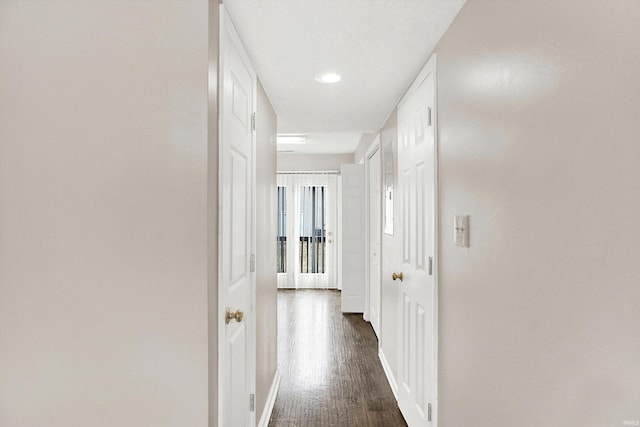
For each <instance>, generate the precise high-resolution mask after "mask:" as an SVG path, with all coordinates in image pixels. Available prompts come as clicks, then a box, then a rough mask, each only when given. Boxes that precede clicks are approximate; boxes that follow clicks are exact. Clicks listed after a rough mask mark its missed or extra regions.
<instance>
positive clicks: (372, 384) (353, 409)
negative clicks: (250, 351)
mask: <svg viewBox="0 0 640 427" xmlns="http://www.w3.org/2000/svg"><path fill="white" fill-rule="evenodd" d="M278 365H279V366H278V368H279V370H280V373H281V375H282V379H281V383H280V390H279V392H278V396H277V399H276V403H275V406H274V409H273V414H272V416H271V420H270V422H269V426H274V427H275V426H278V427H281V426H282V427H285V426H286V427H294V426H296V427H297V426H305V427H306V426H310V427H311V426H318V427H319V426H322V427H325V426H350V427H358V426H381V427H382V426H385V427H390V426H406V423H405V422H404V419H403V418H402V415H401V414H400V411H399V410H398V407H397V405H396V401H395V398H394V396H393V393H392V392H391V388H390V387H389V384H388V382H387V379H386V378H385V374H384V371H383V369H382V365H381V364H380V360H379V359H378V349H377V340H376V337H375V334H374V333H373V330H372V329H371V326H370V325H369V323H367V322H365V321H364V320H363V319H362V315H361V314H346V315H343V314H342V313H341V311H340V292H339V291H333V290H279V291H278Z"/></svg>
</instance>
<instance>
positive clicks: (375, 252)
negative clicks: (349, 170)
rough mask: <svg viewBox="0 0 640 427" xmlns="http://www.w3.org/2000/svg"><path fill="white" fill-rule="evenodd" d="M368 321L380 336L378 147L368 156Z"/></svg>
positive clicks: (380, 199) (380, 184)
mask: <svg viewBox="0 0 640 427" xmlns="http://www.w3.org/2000/svg"><path fill="white" fill-rule="evenodd" d="M368 165H369V321H370V322H371V327H372V328H373V331H374V332H375V333H376V335H377V336H378V337H380V238H381V232H382V231H381V221H380V219H381V211H382V203H381V202H382V198H381V194H382V189H381V187H382V182H381V167H382V165H381V162H380V149H377V150H375V152H374V153H373V155H372V156H371V157H369V162H368Z"/></svg>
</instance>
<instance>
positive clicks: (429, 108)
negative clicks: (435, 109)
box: [427, 107, 431, 126]
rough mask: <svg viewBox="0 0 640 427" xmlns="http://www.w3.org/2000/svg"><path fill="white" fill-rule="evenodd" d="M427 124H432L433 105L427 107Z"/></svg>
mask: <svg viewBox="0 0 640 427" xmlns="http://www.w3.org/2000/svg"><path fill="white" fill-rule="evenodd" d="M427 126H431V107H427Z"/></svg>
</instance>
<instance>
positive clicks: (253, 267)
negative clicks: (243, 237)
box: [249, 254, 256, 273]
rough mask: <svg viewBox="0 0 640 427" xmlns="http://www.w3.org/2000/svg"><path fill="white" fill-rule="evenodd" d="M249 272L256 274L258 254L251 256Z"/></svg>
mask: <svg viewBox="0 0 640 427" xmlns="http://www.w3.org/2000/svg"><path fill="white" fill-rule="evenodd" d="M249 271H250V272H251V273H255V271H256V254H251V258H250V260H249Z"/></svg>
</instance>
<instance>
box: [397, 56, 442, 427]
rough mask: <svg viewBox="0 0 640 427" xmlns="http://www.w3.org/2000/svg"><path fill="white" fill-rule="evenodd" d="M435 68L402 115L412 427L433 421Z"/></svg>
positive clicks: (402, 398) (404, 324) (403, 337)
mask: <svg viewBox="0 0 640 427" xmlns="http://www.w3.org/2000/svg"><path fill="white" fill-rule="evenodd" d="M434 92H435V62H434V59H432V60H431V61H429V63H428V64H427V66H426V67H425V69H424V70H423V72H422V73H421V74H420V76H419V77H418V79H417V80H416V83H414V85H413V86H412V88H411V89H410V91H409V92H408V93H407V95H406V96H405V98H404V99H403V101H402V102H401V104H400V106H399V109H398V172H399V173H398V184H399V192H400V206H401V209H400V210H401V212H400V217H401V223H402V226H401V230H400V232H401V235H402V273H403V276H404V277H403V280H402V281H399V280H398V284H399V287H400V292H399V310H398V313H399V319H398V320H399V323H398V324H399V328H400V331H399V332H400V333H399V337H398V340H399V342H398V345H399V369H398V405H399V406H400V410H401V411H402V413H403V415H404V417H405V419H406V420H407V423H408V424H409V426H411V427H415V426H427V425H434V424H432V423H433V422H434V421H435V414H434V411H435V398H436V363H437V360H436V347H435V345H436V342H435V339H436V320H437V319H436V301H437V300H436V288H435V282H434V273H435V272H434V268H435V265H436V264H435V263H436V260H435V256H436V249H435V248H436V239H435V237H436V235H435V225H436V222H435V215H436V151H435V150H436V145H435V143H436V132H435V115H434V112H435V93H434Z"/></svg>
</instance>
